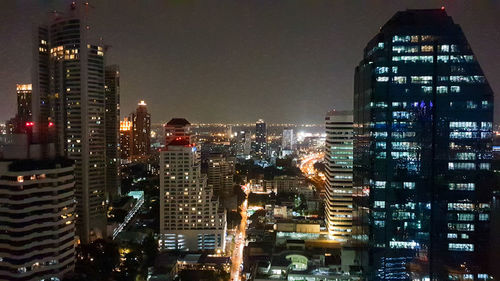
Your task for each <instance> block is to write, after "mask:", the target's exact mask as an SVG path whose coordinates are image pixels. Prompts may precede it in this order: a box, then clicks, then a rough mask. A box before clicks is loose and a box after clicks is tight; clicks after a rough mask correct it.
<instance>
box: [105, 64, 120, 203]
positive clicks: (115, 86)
mask: <svg viewBox="0 0 500 281" xmlns="http://www.w3.org/2000/svg"><path fill="white" fill-rule="evenodd" d="M104 92H105V94H106V98H105V102H106V113H105V116H104V119H105V123H106V196H107V198H110V197H111V198H112V197H115V196H117V195H119V194H120V180H119V177H118V161H119V159H120V158H119V147H118V146H119V141H120V137H119V132H120V69H119V68H118V66H117V65H110V66H106V69H105V85H104Z"/></svg>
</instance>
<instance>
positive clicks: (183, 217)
mask: <svg viewBox="0 0 500 281" xmlns="http://www.w3.org/2000/svg"><path fill="white" fill-rule="evenodd" d="M176 120H180V119H176ZM182 120H185V119H182ZM169 123H170V125H173V123H176V124H177V125H176V126H175V127H176V128H177V129H178V130H176V134H175V136H176V137H175V138H174V139H173V140H171V141H170V142H169V143H168V144H167V146H166V147H165V148H164V149H163V150H161V151H160V194H161V199H160V247H161V248H163V249H182V250H191V251H198V250H210V251H215V250H218V249H220V250H222V251H224V248H225V235H226V213H225V210H223V209H219V202H218V201H217V200H216V199H214V197H213V190H211V189H210V188H208V187H207V178H206V176H204V175H202V174H201V167H200V157H199V155H198V151H197V147H196V146H195V145H194V144H193V143H191V142H190V135H189V134H185V135H182V133H181V132H187V131H188V129H187V128H184V129H182V128H181V126H180V125H179V123H178V122H177V121H175V122H173V121H171V122H169ZM183 123H185V124H186V125H185V126H189V125H188V124H189V122H187V121H186V122H183ZM167 124H168V123H167ZM170 136H172V135H170Z"/></svg>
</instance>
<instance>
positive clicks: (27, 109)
mask: <svg viewBox="0 0 500 281" xmlns="http://www.w3.org/2000/svg"><path fill="white" fill-rule="evenodd" d="M31 89H32V85H31V84H17V85H16V92H17V118H18V119H19V121H20V122H21V124H25V123H26V122H29V121H31V118H32V112H31V110H32V109H31V107H32V106H31Z"/></svg>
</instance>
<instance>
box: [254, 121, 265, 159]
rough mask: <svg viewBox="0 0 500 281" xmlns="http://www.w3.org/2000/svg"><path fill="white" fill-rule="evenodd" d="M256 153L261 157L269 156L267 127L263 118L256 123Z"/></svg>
mask: <svg viewBox="0 0 500 281" xmlns="http://www.w3.org/2000/svg"><path fill="white" fill-rule="evenodd" d="M255 155H256V156H257V157H260V158H265V157H266V156H267V129H266V122H264V120H262V119H259V120H258V121H257V122H256V123H255Z"/></svg>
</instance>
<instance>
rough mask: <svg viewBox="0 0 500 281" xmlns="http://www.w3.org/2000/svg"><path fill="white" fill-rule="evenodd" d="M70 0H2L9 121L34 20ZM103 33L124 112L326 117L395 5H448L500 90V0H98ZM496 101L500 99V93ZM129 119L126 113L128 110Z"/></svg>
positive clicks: (3, 91) (200, 117) (194, 117)
mask: <svg viewBox="0 0 500 281" xmlns="http://www.w3.org/2000/svg"><path fill="white" fill-rule="evenodd" d="M70 2H71V1H57V0H52V1H28V0H20V1H2V3H1V4H0V37H1V38H2V49H1V50H0V61H1V62H2V68H1V69H0V95H1V96H2V97H4V99H3V101H2V103H0V119H1V120H6V119H8V118H10V116H12V115H13V114H14V111H15V107H14V106H13V105H14V104H15V96H14V95H12V94H11V93H12V92H13V91H15V84H16V83H30V79H31V72H30V68H31V62H32V57H33V56H32V53H31V48H32V44H33V43H32V35H31V33H32V27H33V25H34V24H35V23H38V22H43V21H47V18H48V16H49V12H50V11H51V10H54V9H56V10H60V11H64V10H65V9H66V5H67V4H68V3H70ZM90 4H91V5H92V6H93V7H94V8H93V9H91V10H90V13H89V16H90V19H91V28H92V30H93V34H95V35H98V36H102V38H103V40H104V44H108V45H111V49H110V51H109V52H108V53H109V55H108V57H107V58H106V60H107V63H109V64H112V63H118V64H119V65H120V71H121V73H120V74H121V77H122V84H121V97H122V104H121V109H122V113H126V112H130V111H132V110H133V109H134V108H135V106H136V105H137V103H138V102H139V100H145V101H146V103H147V104H148V106H149V109H150V111H151V113H152V118H153V122H160V121H168V120H169V119H170V118H171V117H176V116H185V117H188V118H189V120H191V121H193V122H233V123H235V122H254V121H255V120H256V119H258V118H264V119H265V120H266V121H268V122H298V123H322V119H323V117H322V116H323V114H324V112H326V111H328V110H330V109H332V108H333V107H335V108H337V109H341V110H342V109H352V106H353V105H352V100H351V97H352V94H353V85H354V81H353V77H354V75H353V73H354V72H353V71H354V66H355V65H357V64H358V63H359V61H360V57H361V55H362V52H363V48H364V46H365V44H366V41H367V40H368V38H372V36H374V34H376V32H377V31H378V29H379V27H380V26H382V25H383V24H384V23H385V21H386V20H387V19H388V18H389V17H390V16H391V15H392V14H394V12H395V11H398V10H404V9H407V8H440V7H441V6H445V7H446V10H447V12H448V14H450V15H451V16H453V18H454V19H455V21H456V22H459V23H460V25H461V26H462V28H463V30H464V32H465V33H466V35H467V38H468V40H469V42H470V44H471V46H472V48H473V49H474V51H475V53H476V54H477V58H478V60H479V62H480V63H481V66H482V68H483V70H484V72H485V74H486V77H487V78H489V79H490V81H489V82H490V84H491V86H492V88H493V90H494V91H496V92H498V91H500V82H499V81H498V79H494V78H496V77H499V76H500V64H498V63H497V62H498V61H500V52H498V51H497V50H498V49H500V29H499V28H498V26H500V17H498V13H499V11H500V2H499V1H428V0H424V1H422V0H415V1H395V0H390V1H347V0H342V1H295V0H293V1H191V0H190V1H146V2H143V1H141V2H138V1H91V3H90ZM496 104H497V105H498V104H500V99H497V101H496ZM123 116H124V115H123Z"/></svg>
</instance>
